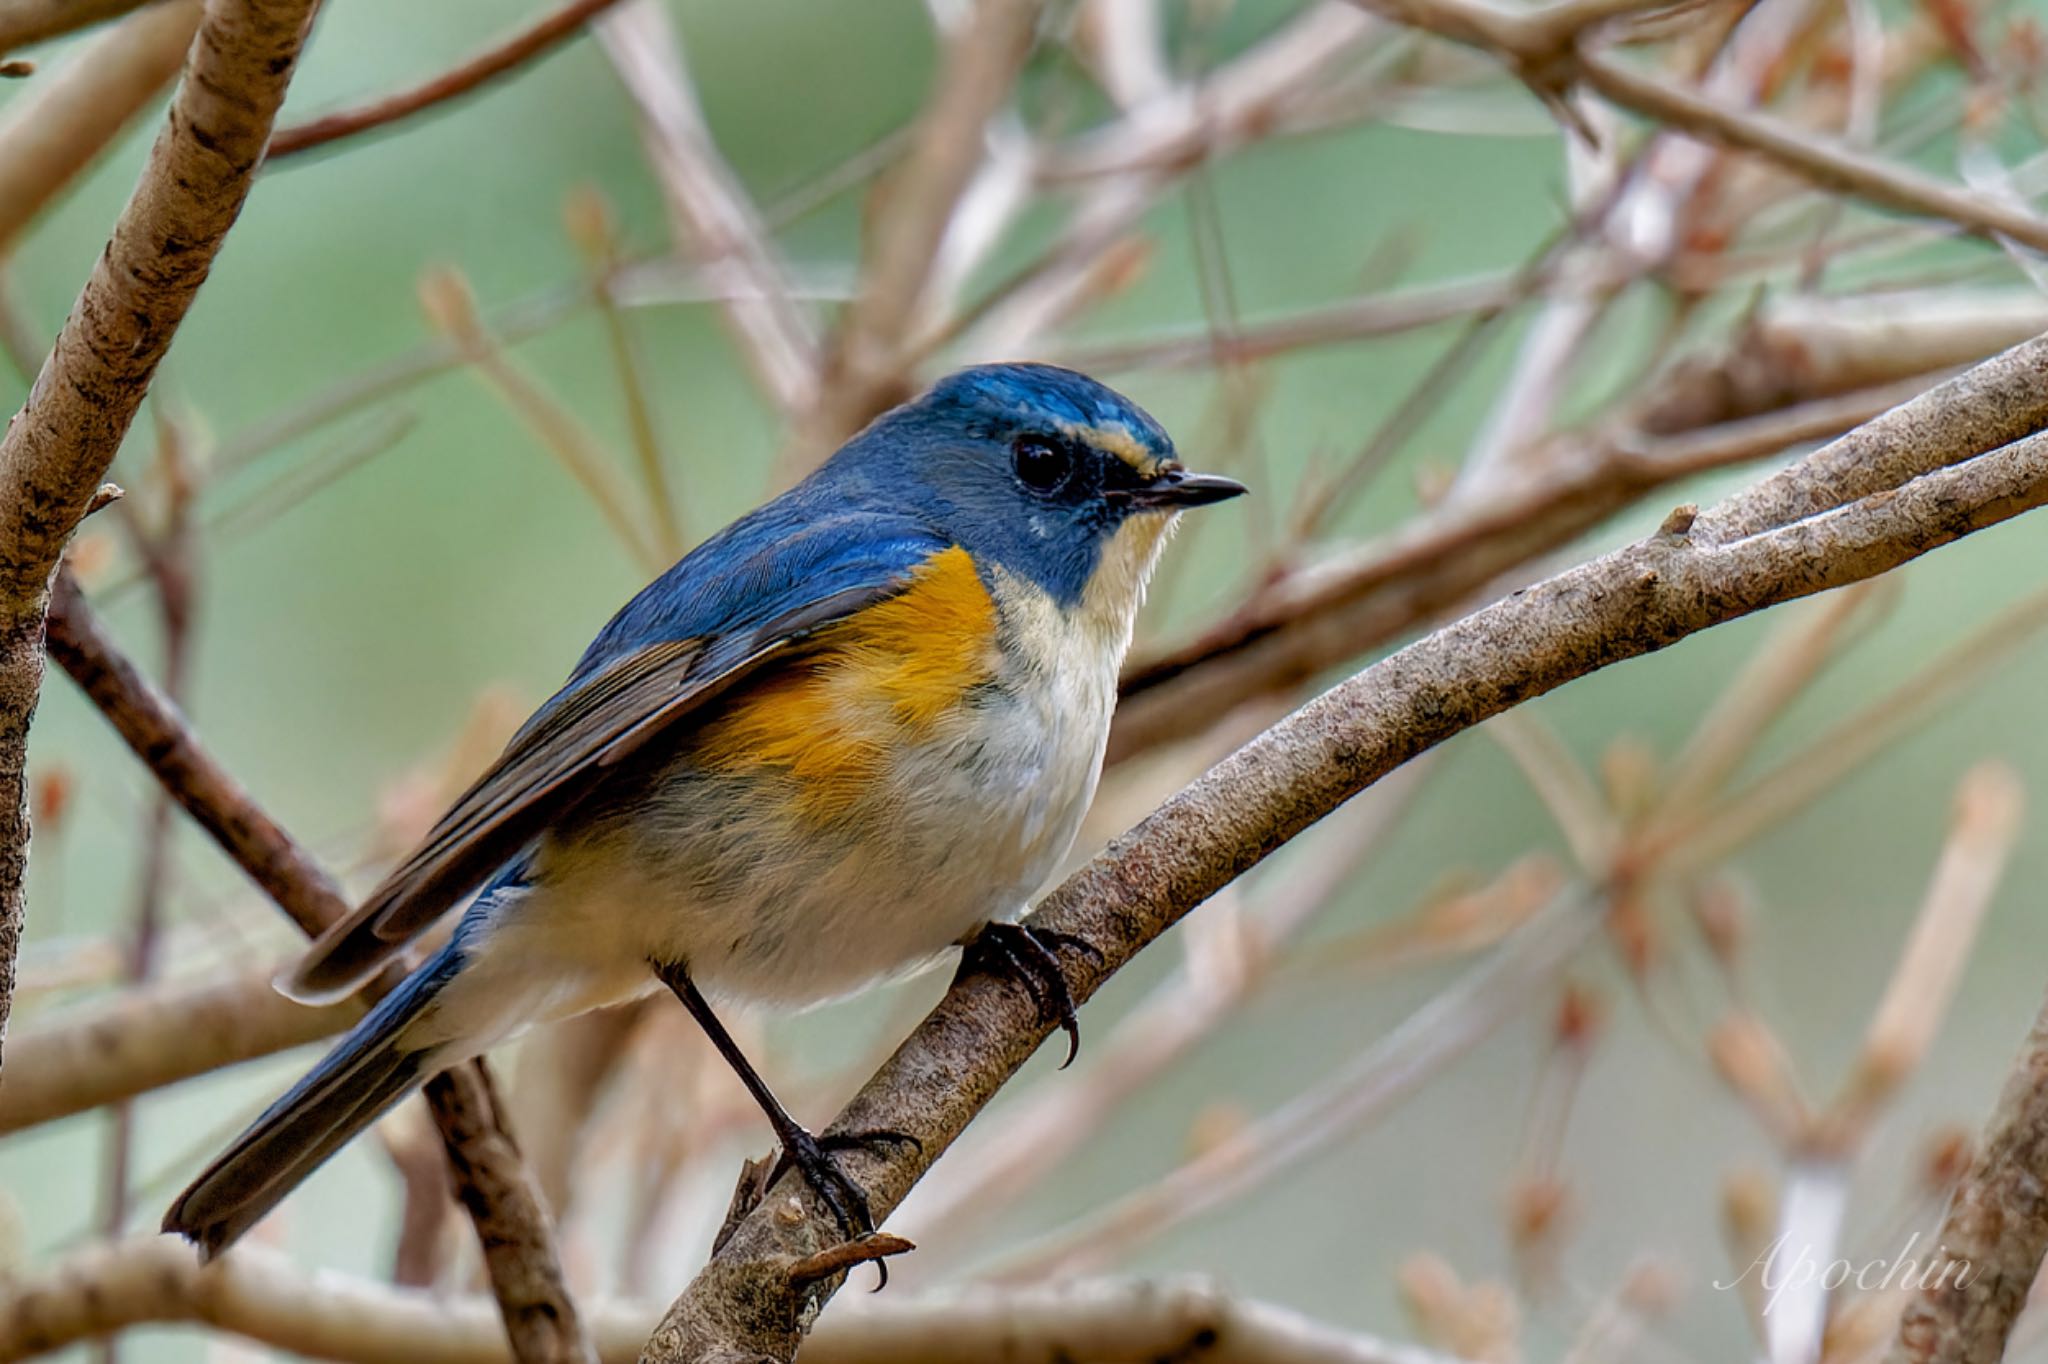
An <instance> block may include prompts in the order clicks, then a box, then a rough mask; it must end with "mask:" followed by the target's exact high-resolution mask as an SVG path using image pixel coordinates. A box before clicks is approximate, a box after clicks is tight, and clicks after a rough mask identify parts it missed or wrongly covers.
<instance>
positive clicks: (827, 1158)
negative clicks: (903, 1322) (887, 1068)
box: [654, 962, 919, 1282]
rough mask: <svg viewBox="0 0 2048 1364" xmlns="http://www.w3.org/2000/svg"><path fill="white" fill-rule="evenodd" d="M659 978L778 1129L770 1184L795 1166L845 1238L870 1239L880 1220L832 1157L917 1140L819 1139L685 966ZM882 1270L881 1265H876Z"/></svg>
mask: <svg viewBox="0 0 2048 1364" xmlns="http://www.w3.org/2000/svg"><path fill="white" fill-rule="evenodd" d="M654 974H655V975H656V976H658V977H660V978H661V983H662V984H663V985H666V986H668V988H669V989H670V990H672V991H674V992H675V997H676V998H677V999H679V1000H681V1001H682V1002H683V1007H684V1008H685V1009H688V1010H689V1011H690V1017H692V1018H694V1019H696V1020H697V1026H698V1027H700V1028H702V1029H703V1030H704V1034H705V1036H707V1037H709V1038H710V1039H711V1045H712V1046H714V1047H716V1048H718V1054H719V1055H720V1056H723V1057H724V1058H725V1061H726V1064H727V1065H729V1066H731V1067H732V1068H733V1071H734V1072H735V1073H736V1074H737V1075H738V1076H739V1077H740V1083H741V1084H743V1085H745V1086H746V1087H747V1093H749V1094H751V1095H753V1096H754V1102H755V1103H757V1104H759V1105H760V1106H761V1111H762V1112H763V1113H765V1114H767V1115H768V1125H769V1126H771V1127H773V1128H774V1129H775V1139H776V1141H778V1142H779V1143H781V1146H782V1159H781V1161H779V1162H777V1164H776V1168H775V1170H774V1171H773V1172H772V1173H771V1174H770V1175H769V1177H768V1180H769V1183H771V1184H772V1183H773V1182H774V1181H775V1180H776V1178H778V1177H779V1176H780V1175H781V1173H782V1169H783V1167H784V1165H785V1164H786V1165H788V1166H792V1167H794V1168H795V1169H796V1171H797V1172H798V1173H799V1174H801V1175H802V1176H803V1177H804V1182H805V1183H807V1184H809V1185H810V1186H811V1187H812V1188H813V1189H815V1190H817V1193H818V1197H820V1198H822V1199H824V1200H825V1206H826V1207H828V1208H830V1209H831V1210H832V1216H833V1218H834V1219H835V1220H836V1221H837V1222H838V1223H839V1230H840V1233H841V1234H842V1235H844V1236H846V1237H847V1238H848V1239H852V1238H854V1237H858V1236H866V1235H868V1234H870V1233H872V1232H873V1231H874V1229H875V1219H874V1216H873V1214H872V1213H870V1212H869V1211H868V1197H867V1194H866V1192H864V1191H863V1190H862V1189H861V1187H860V1185H858V1184H856V1183H854V1181H853V1178H852V1176H850V1175H848V1174H847V1173H846V1171H844V1170H842V1169H840V1168H839V1162H838V1161H837V1160H834V1159H833V1158H832V1154H831V1153H832V1150H833V1149H834V1148H844V1147H848V1146H870V1145H875V1144H878V1143H883V1142H899V1143H907V1144H909V1145H911V1146H917V1145H918V1144H919V1143H918V1141H917V1138H915V1137H911V1136H906V1135H904V1134H902V1133H896V1132H875V1133H865V1132H863V1133H851V1134H844V1135H835V1136H829V1137H825V1138H822V1139H821V1138H819V1137H815V1136H813V1135H811V1133H810V1131H809V1130H808V1129H807V1128H805V1127H804V1126H803V1124H801V1123H799V1122H798V1121H797V1120H796V1119H795V1118H792V1117H791V1116H790V1115H789V1110H788V1109H786V1108H784V1107H783V1106H782V1101H781V1100H780V1099H777V1098H776V1097H775V1093H774V1091H773V1090H771V1089H769V1088H768V1082H767V1081H765V1080H763V1079H762V1078H761V1074H760V1072H759V1071H757V1070H755V1069H754V1067H753V1064H752V1063H751V1062H750V1061H748V1060H747V1058H746V1056H745V1055H743V1054H742V1053H741V1051H740V1048H739V1043H737V1042H735V1041H733V1038H732V1034H731V1033H729V1032H727V1031H726V1030H725V1025H724V1024H723V1023H720V1022H719V1021H718V1016H717V1015H716V1014H714V1013H712V1012H711V1003H710V1001H709V1000H707V999H705V998H704V995H703V992H702V991H700V990H699V989H698V988H697V983H696V982H695V981H693V980H691V979H690V973H689V972H688V971H687V970H685V969H684V968H683V967H682V966H680V965H677V964H673V963H667V962H655V963H654ZM876 1263H877V1264H878V1265H879V1264H880V1261H877V1262H876ZM888 1272H889V1271H888V1270H887V1269H886V1268H885V1269H883V1270H882V1274H883V1281H884V1282H887V1276H888Z"/></svg>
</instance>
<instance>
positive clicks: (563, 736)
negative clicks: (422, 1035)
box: [278, 579, 904, 1003]
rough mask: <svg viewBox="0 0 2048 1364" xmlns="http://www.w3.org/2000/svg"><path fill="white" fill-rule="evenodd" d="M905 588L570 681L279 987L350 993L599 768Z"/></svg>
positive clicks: (846, 596) (849, 599)
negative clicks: (810, 639)
mask: <svg viewBox="0 0 2048 1364" xmlns="http://www.w3.org/2000/svg"><path fill="white" fill-rule="evenodd" d="M903 585H904V584H903V581H902V580H901V579H892V580H889V581H884V582H881V583H877V584H874V585H871V586H864V587H856V588H850V589H846V590H843V591H839V592H835V593H832V594H830V595H828V596H825V597H821V598H818V599H815V600H811V601H806V602H804V603H802V604H801V605H798V606H796V607H793V608H791V609H788V610H785V611H783V612H781V613H779V614H778V615H776V616H775V617H774V618H773V619H771V620H769V621H767V622H765V623H763V624H762V625H760V626H758V627H755V628H753V629H750V630H746V631H743V632H739V633H736V634H733V635H726V636H722V637H720V636H714V637H702V638H692V639H681V640H671V641H662V642H658V643H653V644H649V645H647V646H645V647H643V648H640V649H637V650H635V651H633V652H631V653H628V654H626V655H624V656H623V657H620V658H617V659H615V660H613V661H612V662H610V663H608V664H607V665H605V666H604V667H602V668H599V669H598V670H596V671H594V672H592V673H590V674H589V675H587V676H583V677H581V678H580V679H579V680H577V681H575V682H572V683H571V684H570V686H569V687H567V688H565V689H564V691H563V692H562V693H560V694H559V695H558V696H557V697H556V698H555V699H554V701H553V702H551V703H550V704H549V705H548V706H547V707H546V708H544V709H543V710H542V711H540V713H538V714H537V715H535V716H534V718H533V719H532V720H530V721H529V722H528V723H527V725H526V727H525V728H524V729H522V730H521V731H520V732H519V734H518V735H517V736H515V737H514V738H513V740H512V742H511V744H510V745H509V746H508V747H507V748H506V750H505V752H504V753H503V754H502V755H501V756H500V757H499V758H498V760H497V761H496V762H495V763H493V764H492V765H491V767H490V769H489V770H488V771H486V772H485V773H484V774H483V776H481V777H479V778H477V780H476V783H475V784H474V785H472V786H471V787H470V788H469V790H467V791H465V792H464V793H463V794H462V796H461V797H460V798H459V799H457V800H456V802H455V804H454V805H453V806H452V807H451V808H450V809H449V811H448V813H447V814H445V815H443V816H442V817H441V819H440V821H439V822H438V823H436V824H435V825H434V827H433V829H432V830H431V831H429V832H428V834H427V836H426V839H425V840H424V841H423V842H422V843H421V844H420V846H419V847H418V848H417V849H416V850H414V852H413V853H412V854H411V855H410V856H408V857H407V858H406V859H405V860H404V861H403V862H401V863H400V864H399V865H398V866H397V867H396V868H395V869H394V870H393V871H392V872H391V874H390V875H388V876H387V877H385V878H384V881H383V883H382V884H381V885H379V886H378V887H377V888H376V889H375V890H373V891H371V892H370V894H369V896H368V898H366V899H365V900H364V901H363V903H362V904H361V905H360V906H359V907H358V908H357V909H356V910H355V911H354V912H353V913H351V914H350V915H349V916H348V917H347V918H345V919H342V920H341V921H340V922H338V923H336V924H334V925H332V926H331V927H329V928H328V929H327V930H326V931H325V932H324V933H322V934H321V935H320V937H319V938H318V939H317V940H315V941H314V943H313V945H312V947H311V948H310V949H309V950H308V951H307V953H306V956H305V957H304V959H303V960H301V961H300V962H299V963H298V964H297V965H296V966H294V967H293V968H292V970H291V971H290V972H288V973H287V974H286V975H285V976H283V977H282V978H281V979H280V980H279V981H278V988H279V989H280V990H282V991H283V992H284V993H285V994H287V995H289V996H290V997H292V998H293V999H298V1000H302V1001H305V1002H307V1003H316V1002H325V1001H331V1000H334V999H337V998H340V997H341V996H344V995H346V994H349V993H350V992H352V991H354V990H355V989H356V988H357V987H358V986H359V985H361V984H362V983H363V982H364V981H365V980H367V979H369V977H370V976H372V975H373V974H375V973H376V971H377V970H378V968H379V967H381V966H382V965H383V964H384V963H385V962H386V961H388V960H390V959H391V958H392V957H393V956H395V955H396V954H397V952H398V951H399V949H401V948H402V947H403V946H404V945H405V944H406V943H408V942H410V941H411V940H412V939H413V938H415V937H417V936H418V935H419V934H420V933H421V932H423V931H424V930H425V929H426V928H427V927H428V926H429V925H431V924H432V923H433V922H434V921H435V920H436V919H438V918H440V916H441V915H442V914H444V913H445V912H447V910H448V909H450V908H451V907H452V906H454V905H455V904H456V903H457V902H459V901H460V900H461V899H462V898H463V897H464V896H465V895H467V894H468V893H469V892H470V891H472V890H474V889H476V887H477V886H478V885H480V884H481V883H482V882H483V881H484V880H485V879H486V878H488V877H489V876H490V875H491V874H492V873H493V872H495V871H496V870H497V869H498V868H499V867H500V866H502V865H503V864H505V863H506V862H508V861H510V860H511V859H512V858H513V857H514V856H516V855H517V854H518V853H519V851H520V850H521V849H522V848H524V847H525V846H526V845H527V844H529V843H531V842H532V841H533V840H534V839H535V838H537V837H538V836H539V835H540V834H541V833H542V832H543V831H544V830H545V829H546V828H547V827H548V825H549V824H550V823H552V822H553V821H554V820H555V819H556V818H558V817H559V816H560V815H561V814H562V813H563V812H564V811H565V810H567V809H568V808H569V807H570V806H571V805H572V804H574V803H575V802H576V801H578V800H580V799H581V798H582V797H583V796H585V795H586V794H588V793H589V791H590V790H591V788H592V787H593V786H595V785H596V784H597V783H598V782H599V781H600V780H601V779H602V777H603V774H604V772H605V769H607V768H609V767H612V766H614V765H616V764H617V763H618V762H620V761H621V760H623V759H624V758H626V757H628V756H629V755H631V754H632V753H633V752H635V751H636V750H638V749H639V748H640V747H642V746H643V745H645V744H646V743H647V742H648V741H649V740H650V739H652V738H654V737H655V736H656V735H658V734H662V733H665V732H668V731H670V730H671V729H673V728H674V727H675V726H676V725H677V724H678V723H679V722H681V721H683V720H684V719H685V718H686V717H688V716H690V715H692V714H695V713H697V712H698V711H700V710H701V709H702V707H703V706H704V705H705V704H706V703H707V702H709V701H710V700H712V699H713V698H714V697H716V696H718V695H720V694H721V693H723V692H724V691H725V690H726V689H727V688H729V687H731V686H732V685H733V684H734V683H736V682H738V681H739V680H741V679H742V678H744V677H746V676H747V675H748V674H750V673H752V672H754V671H755V670H756V669H758V668H759V667H761V666H762V665H763V664H764V663H766V662H767V661H769V660H770V659H771V658H773V657H775V656H776V655H777V654H780V653H782V652H784V651H786V650H788V649H789V648H791V647H792V646H793V645H795V644H798V643H800V642H801V641H802V640H803V639H805V638H806V637H808V636H809V635H811V634H814V633H815V632H816V631H817V630H818V629H820V628H821V627H823V626H826V625H830V624H832V623H833V622H835V621H839V620H844V619H845V618H847V617H848V616H850V615H852V614H854V613H855V612H857V611H859V610H860V609H862V608H863V607H865V606H869V605H872V604H873V603H875V602H877V601H880V600H882V599H884V598H886V597H889V596H893V595H894V594H895V593H897V592H899V591H901V590H902V587H903Z"/></svg>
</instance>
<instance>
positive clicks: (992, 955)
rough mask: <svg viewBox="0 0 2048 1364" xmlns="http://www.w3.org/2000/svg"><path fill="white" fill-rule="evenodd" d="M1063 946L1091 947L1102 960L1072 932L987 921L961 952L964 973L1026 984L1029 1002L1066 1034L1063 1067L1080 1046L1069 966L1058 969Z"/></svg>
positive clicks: (1089, 951) (1084, 948)
mask: <svg viewBox="0 0 2048 1364" xmlns="http://www.w3.org/2000/svg"><path fill="white" fill-rule="evenodd" d="M1062 947H1073V948H1075V949H1077V950H1079V951H1082V952H1087V953H1089V954H1090V955H1092V956H1094V957H1096V958H1097V959H1098V960H1100V958H1101V956H1102V954H1101V953H1100V952H1097V951H1096V950H1095V949H1094V948H1093V947H1091V946H1089V945H1088V944H1087V943H1086V942H1083V941H1082V940H1081V939H1080V938H1077V937H1075V936H1074V935H1073V934H1071V933H1061V932H1057V931H1056V930H1053V929H1049V928H1033V927H1031V926H1030V925H1028V924H1012V923H1001V922H996V923H988V924H984V925H982V929H981V931H980V932H979V933H977V934H975V935H974V937H973V938H971V939H969V940H968V941H967V943H966V944H965V950H964V951H963V952H962V953H961V954H960V975H962V976H966V975H971V974H973V973H974V972H976V971H989V972H992V973H994V974H996V975H999V976H1006V977H1008V978H1009V979H1011V980H1014V981H1016V982H1017V983H1018V984H1019V985H1021V986H1023V987H1024V992H1025V993H1026V994H1028V995H1030V996H1031V1002H1032V1003H1034V1004H1036V1005H1037V1006H1038V1016H1039V1017H1040V1018H1041V1019H1043V1020H1044V1021H1046V1022H1048V1023H1057V1024H1059V1026H1060V1031H1062V1032H1064V1033H1065V1034H1066V1035H1067V1059H1066V1060H1064V1061H1062V1062H1060V1069H1062V1070H1065V1069H1066V1068H1067V1067H1068V1066H1071V1065H1072V1064H1074V1058H1075V1057H1076V1056H1078V1055H1079V1054H1080V1052H1081V1020H1080V1019H1079V1018H1078V1017H1077V1016H1076V1006H1075V1004H1074V992H1073V990H1072V989H1071V988H1070V987H1069V986H1068V985H1067V975H1066V972H1065V971H1063V970H1061V969H1060V958H1059V951H1058V949H1060V948H1062Z"/></svg>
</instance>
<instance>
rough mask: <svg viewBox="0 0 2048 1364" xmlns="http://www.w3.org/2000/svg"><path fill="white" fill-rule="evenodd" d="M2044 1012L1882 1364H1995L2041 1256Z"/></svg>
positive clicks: (2045, 1231)
mask: <svg viewBox="0 0 2048 1364" xmlns="http://www.w3.org/2000/svg"><path fill="white" fill-rule="evenodd" d="M2044 1133H2048V1008H2044V1009H2043V1010H2042V1012H2041V1013H2040V1015H2039V1016H2038V1017H2036V1018H2035V1020H2034V1027H2033V1030H2032V1031H2031V1032H2029V1033H2028V1034H2027V1038H2026V1041H2025V1042H2024V1043H2022V1044H2021V1046H2020V1053H2019V1055H2018V1056H2017V1057H2015V1058H2014V1059H2013V1064H2012V1069H2011V1070H2010V1071H2009V1072H2008V1073H2007V1075H2006V1081H2005V1090H2004V1092H2003V1093H2002V1094H2000V1095H1999V1098H1998V1108H1997V1110H1996V1111H1994V1112H1993V1113H1992V1115H1991V1120H1990V1121H1989V1123H1987V1124H1986V1125H1985V1128H1984V1135H1983V1137H1982V1138H1981V1142H1982V1146H1981V1149H1980V1150H1979V1152H1978V1155H1977V1158H1976V1159H1975V1160H1974V1161H1973V1162H1971V1165H1970V1171H1969V1173H1968V1174H1966V1175H1964V1176H1963V1180H1962V1183H1961V1184H1959V1185H1958V1186H1957V1188H1956V1191H1955V1194H1954V1196H1953V1197H1952V1198H1951V1199H1950V1200H1949V1207H1948V1213H1947V1215H1946V1216H1945V1217H1944V1218H1943V1219H1942V1224H1941V1235H1940V1238H1939V1240H1938V1242H1937V1244H1938V1245H1939V1247H1940V1253H1939V1254H1938V1255H1937V1256H1933V1257H1930V1259H1929V1261H1928V1263H1927V1265H1926V1267H1925V1268H1924V1269H1923V1271H1922V1273H1921V1276H1920V1278H1919V1279H1917V1280H1915V1282H1916V1283H1917V1284H1918V1285H1919V1287H1918V1291H1917V1292H1916V1293H1915V1294H1914V1296H1913V1298H1912V1300H1911V1301H1910V1302H1909V1303H1908V1304H1907V1306H1906V1310H1905V1313H1904V1315H1903V1316H1902V1317H1901V1318H1900V1320H1899V1334H1898V1339H1897V1340H1896V1341H1894V1342H1893V1344H1892V1348H1891V1351H1890V1353H1888V1354H1887V1355H1886V1356H1885V1360H1886V1364H1998V1362H1999V1361H2000V1360H2002V1359H2004V1358H2005V1344H2006V1340H2007V1338H2008V1337H2010V1336H2011V1334H2012V1328H2013V1322H2014V1321H2015V1320H2017V1319H2018V1317H2019V1314H2020V1310H2021V1309H2022V1308H2023V1307H2025V1306H2026V1304H2027V1294H2028V1292H2029V1290H2031V1289H2032V1288H2033V1285H2034V1280H2035V1279H2036V1277H2038V1276H2039V1274H2040V1272H2041V1262H2042V1257H2043V1255H2044V1254H2048V1140H2043V1134H2044Z"/></svg>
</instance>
